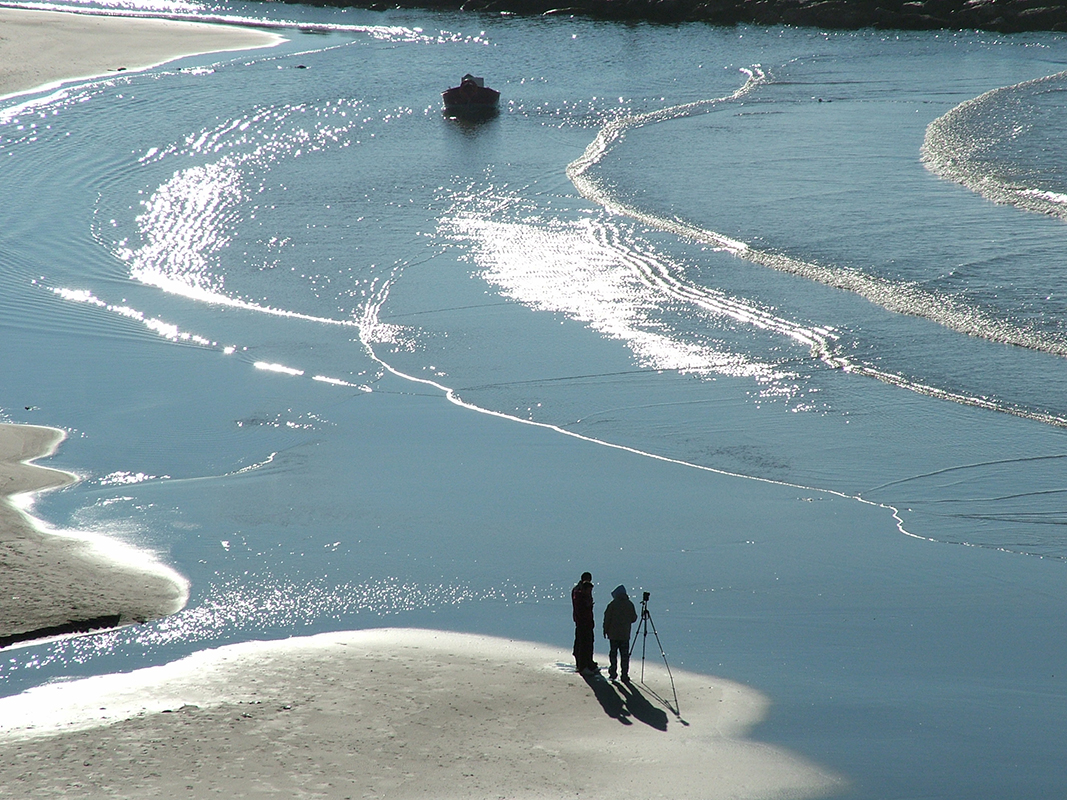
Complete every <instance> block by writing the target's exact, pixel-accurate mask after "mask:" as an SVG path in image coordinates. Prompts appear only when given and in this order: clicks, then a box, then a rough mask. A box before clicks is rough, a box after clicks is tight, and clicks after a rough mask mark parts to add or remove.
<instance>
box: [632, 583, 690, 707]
mask: <svg viewBox="0 0 1067 800" xmlns="http://www.w3.org/2000/svg"><path fill="white" fill-rule="evenodd" d="M648 597H649V593H648V592H645V593H644V596H643V597H642V598H641V619H640V620H639V621H638V623H637V630H636V631H634V640H633V643H632V644H631V645H630V653H633V651H634V648H635V647H637V637H638V636H641V637H642V639H641V683H642V684H644V682H645V648H646V647H647V645H648V629H649V628H650V627H651V628H652V635H653V636H655V637H656V645H657V646H658V647H659V654H660V655H661V656H663V666H665V667H666V668H667V677H668V678H670V679H671V692H672V693H673V694H674V708H671V705H670V703H668V702H667V701H666V700H663V699H662V698H660V697H658V696H657V695H656V694H655V693H654V692H653V696H655V697H656V699H658V700H661V701H662V702H663V704H664V705H665V706H667V708H670V710H671V711H672V712H674V715H675V716H676V717H679V718H680V717H681V715H682V712H681V708H680V706H679V705H678V690H677V689H675V688H674V675H672V674H671V665H670V664H668V663H667V654H666V653H664V652H663V643H662V642H661V641H660V640H659V632H658V631H657V630H656V623H655V622H653V621H652V614H651V613H650V612H649V610H648Z"/></svg>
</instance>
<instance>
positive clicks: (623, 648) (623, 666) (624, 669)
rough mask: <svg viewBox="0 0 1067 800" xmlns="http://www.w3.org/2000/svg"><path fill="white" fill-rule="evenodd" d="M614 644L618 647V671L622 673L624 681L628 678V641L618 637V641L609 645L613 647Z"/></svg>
mask: <svg viewBox="0 0 1067 800" xmlns="http://www.w3.org/2000/svg"><path fill="white" fill-rule="evenodd" d="M616 645H617V646H618V648H619V661H620V662H621V663H620V664H619V667H620V669H619V672H620V673H621V674H622V679H623V680H624V681H628V680H630V643H629V642H628V641H626V640H625V639H620V640H619V641H618V642H614V641H613V642H612V643H611V647H612V649H614V648H615V647H616Z"/></svg>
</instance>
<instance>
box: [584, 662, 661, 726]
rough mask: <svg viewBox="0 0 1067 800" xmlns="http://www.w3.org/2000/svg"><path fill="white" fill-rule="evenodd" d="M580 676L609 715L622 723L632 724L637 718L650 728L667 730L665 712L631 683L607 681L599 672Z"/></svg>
mask: <svg viewBox="0 0 1067 800" xmlns="http://www.w3.org/2000/svg"><path fill="white" fill-rule="evenodd" d="M582 677H583V678H584V679H585V682H586V683H588V684H589V688H590V689H592V690H593V694H594V695H596V699H597V700H598V701H600V705H601V707H603V709H604V713H605V714H607V715H608V716H609V717H611V718H613V719H617V720H618V721H619V722H621V723H622V724H623V725H633V720H637V721H638V722H643V723H645V725H648V726H649V727H650V728H655V729H656V730H659V731H666V730H667V712H666V711H664V710H663V709H662V708H656V706H654V705H652V703H650V702H649V701H648V698H646V697H645V696H644V695H643V694H641V691H640V690H639V689H638V688H637V687H636V686H634V685H633V684H632V683H631V684H625V683H618V682H610V683H609V682H608V681H606V680H604V676H603V675H599V674H597V675H583V676H582Z"/></svg>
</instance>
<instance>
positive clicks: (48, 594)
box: [0, 424, 188, 645]
mask: <svg viewBox="0 0 1067 800" xmlns="http://www.w3.org/2000/svg"><path fill="white" fill-rule="evenodd" d="M63 439H64V433H63V431H61V430H58V429H56V428H46V427H39V426H36V425H8V424H0V645H6V644H11V643H14V642H16V641H19V640H21V639H25V638H34V637H35V636H38V635H40V636H43V635H48V634H50V633H61V632H63V630H64V629H69V630H78V629H79V628H92V627H104V626H108V625H117V624H124V623H129V622H135V621H144V620H149V619H156V618H158V617H162V616H166V615H167V614H173V613H174V612H175V611H178V610H180V609H181V608H182V606H184V605H185V602H186V600H187V598H188V584H187V582H186V581H185V579H184V578H182V577H181V576H180V575H178V574H177V573H175V572H174V571H173V570H170V569H169V568H167V567H165V566H163V565H162V564H160V563H159V562H158V561H156V560H155V559H154V558H153V557H152V555H151V554H149V553H144V552H141V551H138V550H135V549H134V548H132V547H128V546H126V545H123V544H121V543H119V542H116V541H112V540H108V539H105V538H104V537H100V536H87V535H80V534H76V533H63V534H58V533H55V532H47V531H45V530H42V528H41V527H40V526H39V525H38V524H36V523H35V521H34V520H33V519H32V518H31V517H30V516H29V515H27V514H26V513H25V512H24V511H23V509H22V508H20V507H19V504H16V503H14V502H12V500H13V498H16V497H17V496H19V495H25V494H28V493H33V492H39V491H42V490H45V489H55V488H58V487H61V486H66V485H68V484H70V483H72V482H74V481H75V480H76V479H77V478H76V476H74V475H71V474H70V473H67V472H61V471H60V470H55V469H49V468H47V467H41V466H37V465H35V464H33V463H31V462H32V461H33V460H34V459H36V458H42V457H44V456H49V455H51V454H52V453H54V452H55V449H56V448H57V447H58V446H59V444H60V443H61V442H62V441H63Z"/></svg>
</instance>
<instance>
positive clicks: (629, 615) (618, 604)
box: [604, 583, 637, 683]
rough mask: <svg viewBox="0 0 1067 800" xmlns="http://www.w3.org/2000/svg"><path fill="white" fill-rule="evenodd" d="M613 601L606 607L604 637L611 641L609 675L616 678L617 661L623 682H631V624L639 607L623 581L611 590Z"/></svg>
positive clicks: (613, 678) (634, 620) (635, 620)
mask: <svg viewBox="0 0 1067 800" xmlns="http://www.w3.org/2000/svg"><path fill="white" fill-rule="evenodd" d="M611 597H612V601H611V602H610V603H608V607H607V608H605V609H604V638H606V639H607V640H608V641H610V642H611V650H610V652H609V654H608V659H609V667H608V677H609V678H610V679H611V680H615V676H616V675H618V672H617V671H616V669H615V666H616V661H621V662H622V663H621V664H619V666H620V667H622V681H623V683H629V682H630V626H631V625H632V624H633V623H635V622H637V609H636V608H634V604H633V602H631V600H630V598H629V597H628V596H627V595H626V587H625V586H623V585H622V584H621V583H620V584H619V585H618V586H616V587H615V589H614V590H613V591H612V592H611Z"/></svg>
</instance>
